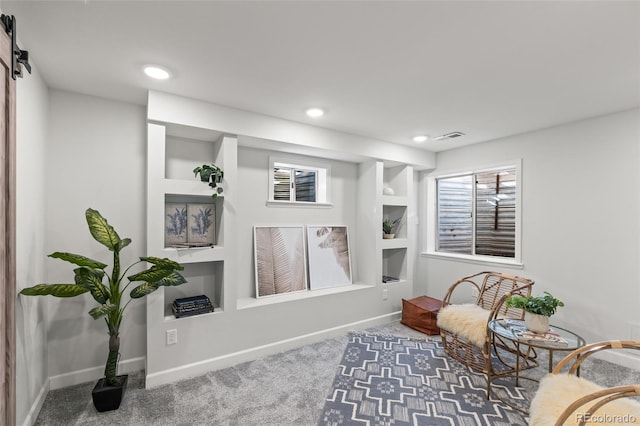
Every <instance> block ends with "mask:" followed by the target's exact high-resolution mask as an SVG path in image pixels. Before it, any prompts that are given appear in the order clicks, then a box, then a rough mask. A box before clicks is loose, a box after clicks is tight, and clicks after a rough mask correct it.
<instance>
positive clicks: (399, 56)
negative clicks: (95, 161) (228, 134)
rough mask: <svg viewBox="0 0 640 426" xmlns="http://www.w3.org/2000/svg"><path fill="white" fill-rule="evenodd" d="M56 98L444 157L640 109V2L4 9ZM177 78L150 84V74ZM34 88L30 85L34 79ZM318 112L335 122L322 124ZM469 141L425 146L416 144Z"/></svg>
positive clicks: (119, 4) (39, 5) (43, 5)
mask: <svg viewBox="0 0 640 426" xmlns="http://www.w3.org/2000/svg"><path fill="white" fill-rule="evenodd" d="M0 9H1V10H2V13H5V14H10V15H15V16H16V20H17V33H18V38H19V42H20V47H21V48H22V49H26V50H28V51H29V53H30V59H31V63H32V64H33V65H34V66H35V67H36V68H37V70H38V72H39V73H40V74H41V76H42V77H43V79H44V80H45V82H46V83H47V85H48V86H49V87H51V88H56V89H62V90H69V91H74V92H79V93H84V94H89V95H95V96H100V97H104V98H108V99H114V100H120V101H125V102H132V103H136V104H140V105H145V104H146V93H147V91H148V90H150V89H151V90H158V91H163V92H168V93H173V94H178V95H182V96H186V97H190V98H196V99H201V100H204V101H208V102H211V103H216V104H221V105H225V106H229V107H234V108H238V109H242V110H247V111H252V112H257V113H261V114H266V115H270V116H275V117H280V118H285V119H289V120H293V121H298V122H303V123H310V124H314V125H318V126H321V127H326V128H331V129H335V130H339V131H343V132H347V133H351V134H357V135H361V136H365V137H370V138H375V139H380V140H384V141H388V142H394V143H400V144H408V145H412V146H418V147H421V148H423V149H426V150H432V151H442V150H447V149H451V148H455V147H459V146H462V145H467V144H471V143H478V142H483V141H487V140H491V139H496V138H501V137H505V136H509V135H513V134H518V133H523V132H527V131H531V130H536V129H540V128H545V127H550V126H554V125H557V124H561V123H565V122H570V121H576V120H581V119H584V118H590V117H594V116H599V115H604V114H608V113H612V112H617V111H622V110H626V109H630V108H635V107H638V106H640V2H636V1H624V2H614V1H584V2H583V1H557V2H554V1H544V2H543V1H533V2H528V1H509V2H498V1H492V2H489V1H469V2H463V1H409V2H401V1H386V2H385V1H378V2H368V1H351V2H347V1H324V2H313V1H286V2H272V1H259V2H249V1H230V2H222V1H195V2H189V1H177V0H176V1H169V2H160V1H135V2H134V1H92V0H87V1H64V2H62V1H51V0H49V1H41V2H39V1H0ZM150 63H151V64H159V65H162V66H165V67H167V68H168V69H170V70H171V71H172V73H173V78H172V79H170V80H168V81H163V82H160V81H151V80H149V79H148V78H147V77H145V76H144V75H143V73H142V67H143V65H145V64H150ZM25 78H29V76H28V75H27V76H26V77H25ZM310 106H319V107H322V108H324V109H325V110H326V114H325V116H324V117H322V118H320V119H311V118H308V117H306V116H305V114H304V111H305V110H306V109H307V108H308V107H310ZM453 131H460V132H463V133H465V134H466V135H465V136H463V137H460V138H457V139H451V140H445V141H440V142H434V141H426V142H423V143H420V144H417V143H415V142H413V141H412V138H413V136H415V135H419V134H427V135H430V136H431V137H435V136H438V135H442V134H445V133H449V132H453Z"/></svg>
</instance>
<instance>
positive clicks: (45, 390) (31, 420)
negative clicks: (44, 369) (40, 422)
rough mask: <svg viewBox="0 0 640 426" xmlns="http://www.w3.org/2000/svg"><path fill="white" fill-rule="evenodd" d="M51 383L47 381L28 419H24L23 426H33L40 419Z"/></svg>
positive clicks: (32, 406)
mask: <svg viewBox="0 0 640 426" xmlns="http://www.w3.org/2000/svg"><path fill="white" fill-rule="evenodd" d="M49 383H50V381H49V379H47V380H45V382H44V384H43V385H42V387H41V388H40V392H38V395H37V396H36V399H35V401H33V404H32V405H31V409H30V410H29V413H28V414H27V417H26V418H25V419H24V422H22V426H33V424H34V423H35V422H36V420H37V419H38V414H40V410H41V409H42V405H43V404H44V400H45V399H46V398H47V394H48V393H49Z"/></svg>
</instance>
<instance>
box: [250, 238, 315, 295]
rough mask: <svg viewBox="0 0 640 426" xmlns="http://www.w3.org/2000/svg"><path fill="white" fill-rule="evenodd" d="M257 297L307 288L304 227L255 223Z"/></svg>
mask: <svg viewBox="0 0 640 426" xmlns="http://www.w3.org/2000/svg"><path fill="white" fill-rule="evenodd" d="M253 233H254V256H255V269H256V271H255V273H256V297H264V296H274V295H277V294H283V293H292V292H296V291H304V290H306V289H307V259H306V255H305V244H304V227H302V226H254V227H253Z"/></svg>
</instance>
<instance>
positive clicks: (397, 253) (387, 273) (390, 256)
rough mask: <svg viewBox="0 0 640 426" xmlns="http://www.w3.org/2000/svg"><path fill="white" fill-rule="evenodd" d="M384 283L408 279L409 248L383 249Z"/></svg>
mask: <svg viewBox="0 0 640 426" xmlns="http://www.w3.org/2000/svg"><path fill="white" fill-rule="evenodd" d="M382 276H383V278H382V279H383V281H382V282H383V284H392V283H394V282H398V281H405V280H406V279H407V249H406V248H397V249H384V250H382Z"/></svg>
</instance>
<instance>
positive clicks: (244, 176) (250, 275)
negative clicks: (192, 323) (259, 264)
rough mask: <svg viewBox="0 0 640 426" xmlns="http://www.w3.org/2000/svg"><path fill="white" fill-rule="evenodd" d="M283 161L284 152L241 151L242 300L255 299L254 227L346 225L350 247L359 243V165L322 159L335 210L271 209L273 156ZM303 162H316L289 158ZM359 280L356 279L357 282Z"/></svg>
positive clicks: (239, 235) (239, 183)
mask: <svg viewBox="0 0 640 426" xmlns="http://www.w3.org/2000/svg"><path fill="white" fill-rule="evenodd" d="M270 155H273V156H275V157H278V158H283V154H282V153H275V152H270V151H264V150H258V149H251V148H239V149H238V189H239V192H240V193H239V196H238V207H239V208H238V235H237V238H238V244H239V247H238V250H239V252H240V253H244V256H238V261H237V267H238V275H237V277H238V283H239V284H240V285H239V286H238V288H237V290H236V291H237V296H238V298H249V297H255V284H254V283H255V280H254V267H255V265H254V262H253V256H252V254H253V226H254V225H261V226H265V225H266V226H271V225H346V226H347V227H348V229H349V237H350V245H351V247H355V246H356V244H357V241H356V186H357V180H358V165H357V164H354V163H347V162H342V161H331V160H327V159H323V158H319V159H317V160H316V161H319V162H321V164H329V165H330V167H331V196H332V198H331V201H332V202H333V207H332V208H300V207H298V208H291V207H267V206H266V201H267V199H268V198H269V192H268V190H269V156H270ZM286 158H291V159H292V162H293V163H294V164H296V163H295V159H296V158H298V159H303V161H306V162H308V161H313V158H314V157H306V156H286ZM355 261H356V259H355V257H354V256H352V259H351V262H352V265H351V270H352V271H354V274H355V271H356V269H357V268H356V265H354V264H353V263H354V262H355ZM357 281H358V277H357V276H354V277H353V282H357Z"/></svg>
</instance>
